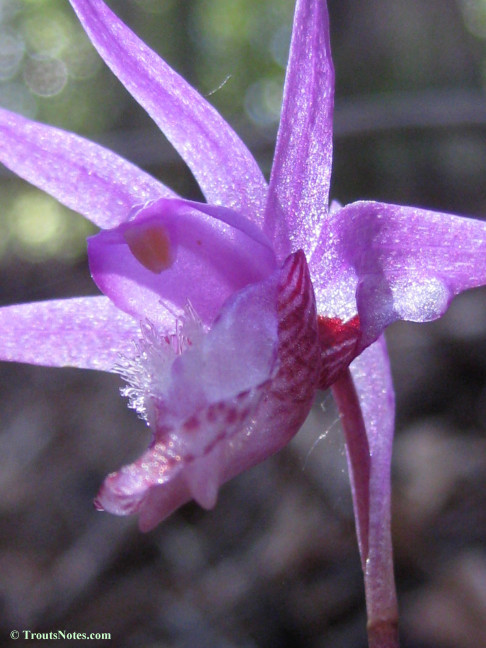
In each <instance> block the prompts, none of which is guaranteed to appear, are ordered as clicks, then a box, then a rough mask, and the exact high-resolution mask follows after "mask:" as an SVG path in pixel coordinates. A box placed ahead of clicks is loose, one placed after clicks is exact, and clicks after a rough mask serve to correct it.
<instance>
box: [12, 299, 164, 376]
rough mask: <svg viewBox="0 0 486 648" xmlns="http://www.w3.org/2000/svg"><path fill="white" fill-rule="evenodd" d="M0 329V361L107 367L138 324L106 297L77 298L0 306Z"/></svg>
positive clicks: (128, 351)
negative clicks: (0, 333) (0, 332)
mask: <svg viewBox="0 0 486 648" xmlns="http://www.w3.org/2000/svg"><path fill="white" fill-rule="evenodd" d="M167 324H168V325H170V326H173V323H169V322H167ZM0 330H1V331H2V335H1V336H0V358H1V359H2V360H10V361H15V362H28V363H30V364H36V365H46V366H53V367H68V366H69V367H80V368H85V369H100V370H104V371H111V370H112V369H113V366H114V365H115V363H116V362H118V361H119V354H120V353H125V354H127V355H129V354H131V353H132V351H133V349H132V346H133V340H134V339H136V338H137V336H138V330H139V325H138V322H137V321H136V320H134V319H133V318H132V317H130V316H128V315H125V313H123V312H122V311H120V310H119V309H118V308H116V307H115V306H114V305H113V304H112V303H111V302H110V300H109V299H107V298H106V297H80V298H73V299H59V300H51V301H46V302H33V303H31V304H19V305H14V306H4V307H3V308H0Z"/></svg>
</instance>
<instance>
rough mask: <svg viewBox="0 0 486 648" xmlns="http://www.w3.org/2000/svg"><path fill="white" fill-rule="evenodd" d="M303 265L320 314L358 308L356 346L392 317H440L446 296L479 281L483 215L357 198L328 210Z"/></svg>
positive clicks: (485, 239) (484, 271)
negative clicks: (324, 230)
mask: <svg viewBox="0 0 486 648" xmlns="http://www.w3.org/2000/svg"><path fill="white" fill-rule="evenodd" d="M330 228H331V231H332V232H333V236H332V237H325V236H323V237H322V238H321V241H320V242H319V246H318V248H317V249H316V251H315V252H314V255H313V256H312V259H311V262H310V264H309V265H310V267H311V273H312V276H313V280H314V288H315V291H316V298H317V302H318V310H319V313H320V314H325V315H327V316H335V317H339V318H341V319H342V320H343V321H346V320H349V319H351V318H352V317H353V316H354V315H356V312H357V313H358V314H359V317H360V321H361V328H362V331H363V339H362V343H361V346H362V347H363V346H366V345H367V344H369V343H370V342H372V341H373V340H375V339H376V338H377V337H378V336H379V335H380V333H381V332H382V331H383V329H384V328H385V327H386V326H388V325H389V324H390V323H391V322H394V321H395V320H397V319H405V320H412V321H416V322H424V321H428V320H432V319H435V318H437V317H440V316H441V315H442V314H443V313H444V312H445V310H446V309H447V307H448V305H449V303H450V301H451V299H452V298H453V297H454V295H456V294H457V293H459V292H461V291H462V290H466V289H467V288H472V287H474V286H479V285H481V284H484V283H486V223H484V222H482V221H478V220H473V219H469V218H461V217H459V216H451V215H449V214H442V213H438V212H432V211H427V210H424V209H417V208H413V207H400V206H397V205H388V204H384V203H376V202H357V203H353V204H351V205H348V206H346V207H344V208H343V209H341V210H339V211H336V212H334V213H332V214H331V216H330Z"/></svg>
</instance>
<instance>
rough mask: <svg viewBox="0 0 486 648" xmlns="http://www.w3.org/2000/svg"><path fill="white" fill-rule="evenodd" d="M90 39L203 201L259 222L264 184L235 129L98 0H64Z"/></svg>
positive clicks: (255, 164)
mask: <svg viewBox="0 0 486 648" xmlns="http://www.w3.org/2000/svg"><path fill="white" fill-rule="evenodd" d="M70 1H71V4H72V6H73V8H74V10H75V11H76V13H77V14H78V17H79V19H80V21H81V23H82V25H83V27H84V29H85V30H86V33H87V34H88V36H89V38H90V39H91V42H92V43H93V45H94V46H95V47H96V49H97V50H98V52H99V53H100V55H101V57H102V58H103V59H104V61H105V63H106V64H107V65H108V66H109V67H110V68H111V69H112V71H113V72H114V74H115V75H116V76H117V77H118V79H120V81H121V82H122V83H123V85H124V86H125V87H126V89H127V90H128V91H129V92H130V93H131V94H132V95H133V97H134V98H135V99H136V100H137V101H138V103H139V104H140V105H141V106H142V107H143V108H145V110H146V111H147V112H148V114H149V115H150V116H151V117H152V119H153V120H154V121H155V122H156V123H157V124H158V126H159V127H160V128H161V130H162V131H163V133H164V134H165V136H166V137H167V138H168V140H169V141H170V142H171V143H172V145H173V146H174V147H175V148H176V149H177V151H178V152H179V154H180V155H181V156H182V158H183V159H184V160H185V161H186V163H187V164H188V166H189V167H190V169H191V170H192V172H193V173H194V176H195V178H196V180H197V181H198V183H199V185H200V187H201V189H202V191H203V193H204V195H205V196H206V199H207V201H208V202H212V203H219V204H224V205H226V206H227V207H233V208H235V209H239V210H241V211H243V213H245V215H246V216H247V217H248V218H250V219H253V220H255V222H257V223H259V222H260V217H261V216H262V212H263V206H264V200H265V196H266V183H265V180H264V178H263V176H262V173H261V171H260V169H259V168H258V165H257V163H256V162H255V160H254V159H253V157H252V155H251V154H250V152H249V151H248V149H247V148H246V146H245V145H244V144H243V143H242V142H241V140H240V139H239V137H238V136H237V135H236V133H235V132H234V131H233V130H232V129H231V127H230V126H229V125H228V124H227V123H226V122H225V120H224V119H223V118H222V117H221V116H220V115H219V113H218V112H217V111H216V110H215V109H214V108H213V107H212V106H211V105H210V104H208V103H207V101H206V100H205V99H204V98H203V97H201V95H199V94H198V93H197V92H196V91H195V90H194V88H192V87H191V86H190V85H189V84H188V83H187V82H186V81H185V80H184V79H183V78H182V77H180V76H179V75H178V74H177V73H176V72H174V70H172V69H171V68H170V67H169V66H168V65H167V64H166V63H165V62H164V61H163V60H162V59H161V58H160V57H159V56H158V55H157V54H155V52H153V51H152V50H151V49H150V48H148V47H147V46H146V45H145V43H143V41H141V40H140V39H139V38H137V36H135V34H134V33H133V32H132V31H131V30H130V29H129V28H128V27H127V26H126V25H124V24H123V23H122V22H121V20H119V19H118V18H117V16H115V14H113V13H112V12H111V11H110V9H108V7H107V6H106V5H105V4H104V3H103V2H102V1H101V0H70Z"/></svg>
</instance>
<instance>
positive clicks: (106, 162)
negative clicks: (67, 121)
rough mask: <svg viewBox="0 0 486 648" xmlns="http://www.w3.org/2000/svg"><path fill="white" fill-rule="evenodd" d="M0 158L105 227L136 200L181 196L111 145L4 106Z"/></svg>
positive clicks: (120, 217) (0, 120)
mask: <svg viewBox="0 0 486 648" xmlns="http://www.w3.org/2000/svg"><path fill="white" fill-rule="evenodd" d="M0 161H1V162H3V164H5V166H7V167H8V168H9V169H10V170H11V171H13V172H14V173H16V174H17V175H19V176H20V177H21V178H24V180H27V181H28V182H30V183H31V184H33V185H35V186H36V187H39V189H42V190H43V191H46V192H47V193H49V194H51V196H54V198H56V199H57V200H59V202H61V203H63V204H64V205H66V207H69V208H70V209H73V210H74V211H77V212H78V213H80V214H82V215H83V216H85V217H86V218H88V219H89V220H91V221H92V222H93V223H95V224H96V225H98V226H99V227H114V226H115V225H118V224H119V223H121V222H123V221H124V220H126V219H127V218H128V215H129V213H130V210H131V209H132V207H133V206H134V205H137V204H143V203H145V202H146V201H147V200H150V199H153V198H160V197H162V196H164V197H167V198H168V197H171V196H175V195H176V194H174V193H173V192H172V191H171V190H170V189H168V188H167V187H165V186H164V185H163V184H162V183H161V182H158V181H157V180H155V179H154V178H152V177H151V176H150V175H148V174H147V173H145V172H144V171H141V170H140V169H138V168H137V167H136V166H134V165H133V164H130V162H127V161H126V160H124V159H123V158H121V157H119V156H118V155H116V154H115V153H112V152H111V151H108V150H107V149H105V148H103V147H101V146H99V145H98V144H94V143H93V142H89V141H88V140H85V139H83V138H82V137H78V136H77V135H73V134H71V133H67V132H65V131H63V130H59V129H58V128H53V127H52V126H46V125H44V124H39V123H37V122H33V121H30V120H28V119H25V117H21V116H20V115H15V114H14V113H11V112H9V111H7V110H3V109H0Z"/></svg>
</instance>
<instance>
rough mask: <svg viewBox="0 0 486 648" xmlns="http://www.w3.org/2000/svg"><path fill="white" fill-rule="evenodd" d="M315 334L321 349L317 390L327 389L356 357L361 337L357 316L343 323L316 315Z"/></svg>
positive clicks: (337, 319)
mask: <svg viewBox="0 0 486 648" xmlns="http://www.w3.org/2000/svg"><path fill="white" fill-rule="evenodd" d="M317 333H318V337H319V344H320V347H321V372H320V378H319V389H327V388H328V387H330V386H331V385H332V383H333V382H334V381H335V380H336V379H337V378H338V376H339V374H340V373H341V372H342V371H344V369H346V368H347V367H348V365H349V364H350V362H352V361H353V359H354V358H355V357H356V350H357V346H358V342H359V340H360V337H361V325H360V321H359V316H358V315H356V316H355V317H353V318H352V319H350V320H348V321H347V322H343V321H342V320H341V319H339V318H338V317H324V316H322V315H318V316H317Z"/></svg>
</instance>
